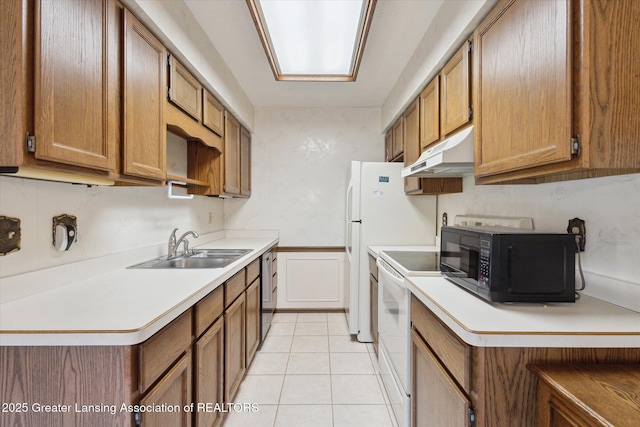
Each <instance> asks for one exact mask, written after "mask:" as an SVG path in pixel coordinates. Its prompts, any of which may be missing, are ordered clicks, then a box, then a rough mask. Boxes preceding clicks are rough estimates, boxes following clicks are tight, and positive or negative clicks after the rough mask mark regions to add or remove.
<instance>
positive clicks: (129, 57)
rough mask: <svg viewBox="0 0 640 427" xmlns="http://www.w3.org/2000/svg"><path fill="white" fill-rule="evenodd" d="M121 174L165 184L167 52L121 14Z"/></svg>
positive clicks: (132, 19)
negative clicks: (156, 180) (122, 82)
mask: <svg viewBox="0 0 640 427" xmlns="http://www.w3.org/2000/svg"><path fill="white" fill-rule="evenodd" d="M123 56H124V90H123V92H124V94H123V104H124V105H123V116H124V129H123V135H124V138H123V168H122V169H123V173H125V174H128V175H135V176H139V177H143V178H153V179H158V180H164V179H165V177H166V131H165V121H164V88H165V81H166V57H167V54H166V50H165V48H164V46H163V45H162V43H160V41H159V40H158V39H157V38H156V37H155V36H154V35H153V34H152V33H151V32H150V31H149V30H148V29H147V28H146V27H145V26H144V25H143V24H142V23H141V22H140V21H139V20H138V19H137V18H136V17H135V16H133V14H131V12H129V11H128V10H127V9H125V10H124V53H123Z"/></svg>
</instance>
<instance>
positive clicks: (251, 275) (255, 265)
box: [246, 258, 260, 286]
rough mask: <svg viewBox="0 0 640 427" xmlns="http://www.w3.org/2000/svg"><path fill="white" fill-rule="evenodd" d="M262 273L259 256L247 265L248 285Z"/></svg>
mask: <svg viewBox="0 0 640 427" xmlns="http://www.w3.org/2000/svg"><path fill="white" fill-rule="evenodd" d="M259 275H260V258H257V259H256V260H255V261H253V262H252V263H251V264H249V265H248V266H247V283H246V284H247V286H249V285H251V284H252V283H253V281H254V280H256V278H257V277H258V276H259Z"/></svg>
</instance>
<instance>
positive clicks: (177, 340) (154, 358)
mask: <svg viewBox="0 0 640 427" xmlns="http://www.w3.org/2000/svg"><path fill="white" fill-rule="evenodd" d="M191 325H192V312H191V309H189V310H187V311H186V312H185V313H184V314H182V315H181V316H180V317H178V318H177V319H176V320H174V321H173V322H171V323H169V324H168V325H167V326H165V327H164V328H162V329H161V330H160V331H159V332H157V333H156V334H155V335H153V336H152V337H151V338H149V339H148V340H146V341H145V342H143V343H142V344H140V347H139V352H138V354H139V361H140V382H139V389H140V393H141V394H142V393H144V392H145V391H146V390H147V389H148V388H149V387H150V386H151V385H152V384H153V383H154V382H155V381H156V380H157V379H158V378H160V376H161V375H162V373H163V372H165V371H166V370H167V369H169V367H170V366H171V365H172V364H173V363H174V362H175V361H176V359H178V357H179V356H180V355H181V354H183V353H184V352H186V351H187V350H188V349H189V346H190V345H191Z"/></svg>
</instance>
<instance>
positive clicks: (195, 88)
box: [169, 55, 202, 121]
mask: <svg viewBox="0 0 640 427" xmlns="http://www.w3.org/2000/svg"><path fill="white" fill-rule="evenodd" d="M169 101H171V102H172V103H174V104H175V105H177V106H178V107H180V108H181V109H182V111H184V112H185V113H187V114H188V115H190V116H191V117H192V118H194V119H195V120H197V121H200V117H201V115H202V113H201V108H202V85H200V82H199V81H198V80H196V78H195V77H193V76H192V75H191V73H190V72H189V70H187V69H186V68H185V67H184V66H183V65H182V64H181V63H180V62H178V61H177V60H176V59H175V58H174V57H173V55H169Z"/></svg>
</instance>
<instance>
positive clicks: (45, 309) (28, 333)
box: [0, 233, 278, 346]
mask: <svg viewBox="0 0 640 427" xmlns="http://www.w3.org/2000/svg"><path fill="white" fill-rule="evenodd" d="M258 236H259V237H238V236H234V237H229V235H227V236H226V237H225V236H224V235H223V237H222V238H219V239H217V240H212V241H210V242H209V243H205V244H201V245H199V246H196V247H199V248H237V249H251V250H252V251H251V252H249V253H248V254H247V255H244V256H243V257H241V258H239V259H238V260H236V261H234V262H233V263H232V264H230V265H229V266H227V267H225V268H218V269H127V268H126V267H127V266H130V265H134V264H137V263H139V262H143V261H146V260H148V259H151V258H154V256H148V255H146V256H147V257H146V258H142V259H141V258H140V256H141V255H140V253H141V252H140V251H132V252H135V254H136V256H137V257H136V256H133V257H127V256H124V257H123V256H121V255H117V256H116V257H118V258H119V260H118V261H113V259H110V257H104V258H105V259H104V260H102V262H103V263H105V264H107V265H117V267H115V268H113V269H111V270H109V271H100V268H97V269H96V270H95V271H94V272H93V273H90V271H87V270H88V269H91V268H92V266H96V263H100V260H89V261H86V262H79V263H75V264H74V265H67V266H61V267H56V268H52V269H47V270H50V272H49V274H47V270H41V271H38V272H33V273H27V274H22V275H19V276H14V277H9V278H3V279H0V280H1V281H2V288H3V289H2V291H3V293H2V299H1V300H0V346H12V345H132V344H137V343H140V342H142V341H144V340H146V339H147V338H149V337H151V336H152V335H153V334H154V333H156V332H157V331H159V330H160V329H161V328H162V327H164V326H165V325H167V324H169V323H170V322H171V321H172V320H173V319H175V318H177V317H178V316H179V315H180V314H182V313H183V312H184V311H186V310H187V309H188V308H189V307H191V306H192V305H193V304H195V303H196V302H197V301H198V300H200V299H201V298H202V297H204V296H205V295H207V294H208V293H209V292H211V291H212V290H214V289H215V288H217V287H218V286H220V285H221V284H222V283H224V282H225V281H226V280H227V279H228V278H230V277H231V276H232V275H233V274H235V273H236V272H237V271H239V270H240V269H242V268H243V267H245V266H246V265H248V264H249V263H250V262H251V261H253V260H254V259H256V258H257V257H259V256H260V255H261V254H262V253H264V252H265V251H266V250H267V249H269V248H270V247H272V246H273V245H275V244H276V243H277V242H278V238H277V235H275V236H273V235H271V236H269V235H266V234H265V233H262V235H260V234H258ZM145 253H148V251H147V252H145ZM111 258H113V257H111ZM123 258H124V260H123ZM123 263H125V264H123ZM74 267H75V270H73V268H74ZM103 269H105V267H103ZM64 272H66V273H69V274H70V275H69V277H68V278H67V279H66V282H65V281H64V279H61V277H60V276H61V273H64ZM47 277H50V278H51V282H52V283H51V286H49V287H46V286H45V285H46V283H44V284H43V283H42V282H45V281H46V280H47V279H46V278H47ZM63 277H64V276H63ZM34 281H35V282H37V283H35V282H34ZM28 284H31V286H32V287H33V288H34V289H36V291H33V292H24V290H23V289H18V287H19V286H27V285H28Z"/></svg>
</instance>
